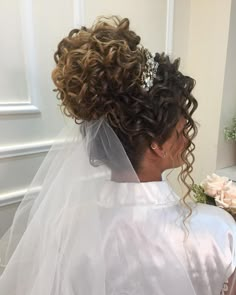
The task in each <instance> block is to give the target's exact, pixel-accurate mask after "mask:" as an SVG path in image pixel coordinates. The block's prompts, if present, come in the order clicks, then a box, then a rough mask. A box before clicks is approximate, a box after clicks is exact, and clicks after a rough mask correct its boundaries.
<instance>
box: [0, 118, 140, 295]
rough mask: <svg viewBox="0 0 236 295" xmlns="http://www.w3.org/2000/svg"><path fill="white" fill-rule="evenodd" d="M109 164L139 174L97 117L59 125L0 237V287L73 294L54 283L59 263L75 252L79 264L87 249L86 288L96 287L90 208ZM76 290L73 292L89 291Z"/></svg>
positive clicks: (97, 236)
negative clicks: (88, 281) (88, 285)
mask: <svg viewBox="0 0 236 295" xmlns="http://www.w3.org/2000/svg"><path fill="white" fill-rule="evenodd" d="M104 163H105V164H106V165H104ZM111 170H112V171H113V173H114V172H115V173H117V175H119V174H120V173H121V172H122V171H125V173H126V176H127V175H128V179H127V178H126V179H127V181H133V182H138V181H139V180H138V177H137V175H136V173H135V172H134V170H133V167H132V165H131V164H130V162H129V160H128V158H127V155H126V153H125V151H124V149H123V147H122V145H121V143H120V141H119V140H118V138H117V136H116V135H115V133H114V132H113V130H112V129H111V128H110V127H109V125H108V124H106V123H105V121H103V120H100V121H94V122H92V123H86V122H84V123H82V124H81V125H76V124H75V125H74V126H73V127H66V128H65V129H64V130H63V131H62V132H61V134H60V135H59V136H58V138H57V140H56V141H55V144H54V145H53V147H52V148H51V150H50V152H49V153H48V155H47V156H46V158H45V160H44V162H43V164H42V166H41V167H40V169H39V171H38V173H37V175H36V176H35V178H34V180H33V182H32V184H31V187H30V188H29V190H28V192H27V194H26V195H25V197H24V199H23V201H22V202H21V204H20V206H19V208H18V210H17V212H16V215H15V218H14V221H13V225H12V227H11V228H10V230H9V231H8V232H7V233H6V234H5V235H4V237H3V238H2V239H1V243H0V247H1V249H0V250H1V252H0V258H1V265H2V266H4V265H7V267H6V270H5V271H4V273H3V275H2V277H1V282H0V294H12V295H13V294H22V295H23V294H24V295H27V294H34V295H36V294H38V295H39V294H44V295H46V294H74V293H72V292H69V291H68V290H63V292H62V291H61V290H60V288H62V286H63V277H61V273H60V272H61V271H62V269H61V268H62V266H60V265H61V263H62V260H63V259H66V262H65V261H64V262H63V263H64V266H63V267H65V268H66V267H67V268H70V266H69V265H70V264H71V263H73V261H74V260H75V259H78V263H82V264H83V263H84V262H83V259H87V258H88V257H93V262H92V263H93V265H91V270H88V271H89V272H91V273H90V275H91V276H92V280H93V284H94V285H93V288H94V290H96V294H103V288H104V285H103V283H104V269H103V267H104V263H103V254H102V249H101V246H102V245H101V227H100V219H99V212H98V208H99V197H100V192H101V190H102V189H103V187H104V183H106V182H107V181H110V180H111V177H112V173H111ZM75 237H76V238H75ZM71 239H72V240H71ZM65 252H66V254H65ZM85 253H86V255H84V254H85ZM86 257H87V258H86ZM70 259H71V261H70ZM92 269H94V271H92ZM83 271H84V272H86V270H85V269H84V270H83ZM65 272H66V269H63V273H65ZM81 288H83V286H81ZM52 290H53V291H52ZM83 291H85V290H83ZM83 291H82V289H81V294H90V293H88V291H86V292H83ZM91 292H92V291H91ZM79 294H80V293H79ZM91 294H93V292H92V293H91Z"/></svg>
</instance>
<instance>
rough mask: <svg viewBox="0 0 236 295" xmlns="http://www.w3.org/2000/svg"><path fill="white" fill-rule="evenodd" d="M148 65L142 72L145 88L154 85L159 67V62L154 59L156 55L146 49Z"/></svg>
mask: <svg viewBox="0 0 236 295" xmlns="http://www.w3.org/2000/svg"><path fill="white" fill-rule="evenodd" d="M145 56H146V65H145V69H144V71H143V74H142V78H141V81H142V87H143V88H144V89H145V90H147V91H148V90H149V89H150V88H151V87H152V86H153V80H154V79H155V78H156V72H157V68H158V65H159V64H158V62H156V61H155V60H154V56H153V55H152V54H151V53H150V52H149V51H148V50H147V49H145Z"/></svg>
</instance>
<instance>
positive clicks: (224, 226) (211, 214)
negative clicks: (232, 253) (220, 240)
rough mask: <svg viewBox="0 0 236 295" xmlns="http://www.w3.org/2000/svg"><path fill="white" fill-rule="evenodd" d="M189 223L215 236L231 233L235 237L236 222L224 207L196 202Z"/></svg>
mask: <svg viewBox="0 0 236 295" xmlns="http://www.w3.org/2000/svg"><path fill="white" fill-rule="evenodd" d="M191 225H192V227H193V228H195V229H196V228H198V229H201V230H202V231H204V232H206V231H208V232H211V233H212V234H215V235H217V236H219V235H221V234H225V235H228V234H231V235H232V236H235V237H236V222H235V220H234V218H233V217H232V216H231V215H230V214H229V213H228V212H226V211H225V210H224V209H222V208H219V207H216V206H212V205H207V204H197V205H196V207H195V208H194V209H193V213H192V218H191Z"/></svg>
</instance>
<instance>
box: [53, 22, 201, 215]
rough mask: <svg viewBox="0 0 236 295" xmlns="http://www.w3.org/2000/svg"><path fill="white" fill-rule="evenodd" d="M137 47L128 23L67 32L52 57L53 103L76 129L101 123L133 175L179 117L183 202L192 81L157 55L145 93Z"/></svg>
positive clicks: (193, 104) (142, 57)
mask: <svg viewBox="0 0 236 295" xmlns="http://www.w3.org/2000/svg"><path fill="white" fill-rule="evenodd" d="M139 43H140V37H139V36H137V35H136V34H135V33H134V32H133V31H131V30H130V29H129V20H128V19H127V18H124V19H119V18H118V17H111V18H109V19H107V18H100V19H99V20H98V21H97V22H96V23H95V24H94V25H93V26H92V27H91V28H86V27H82V28H81V29H80V30H79V29H74V30H72V31H71V32H70V33H69V35H68V37H66V38H64V39H63V40H62V41H61V42H60V43H59V45H58V49H57V51H56V53H55V55H54V58H55V61H56V68H55V69H54V71H53V73H52V78H53V81H54V83H55V85H56V91H57V97H58V99H59V100H60V101H61V105H62V107H63V111H64V113H65V114H66V115H67V116H70V117H72V118H74V119H75V121H76V122H77V123H79V122H81V121H91V120H96V119H99V118H104V119H105V120H106V121H107V122H108V123H109V125H110V126H111V127H112V128H113V130H114V131H115V133H116V134H117V136H118V137H119V139H120V141H121V142H122V144H123V146H124V149H125V151H126V153H127V155H128V157H129V159H130V161H131V163H132V165H133V167H134V169H135V170H136V172H137V173H138V171H139V167H140V163H141V161H142V158H143V156H144V152H145V150H146V149H147V147H148V146H150V145H151V143H152V142H153V141H154V140H155V141H157V142H158V143H159V145H162V144H163V143H164V142H165V141H166V140H167V139H168V138H169V137H170V135H171V134H172V132H173V130H174V128H175V126H176V124H177V123H178V121H179V120H180V118H181V117H182V116H184V117H185V119H186V125H185V128H184V136H185V138H186V140H187V146H186V150H185V151H184V152H183V153H182V159H183V161H184V165H183V167H182V171H181V173H180V175H179V177H180V179H181V181H182V182H183V183H184V184H185V186H187V188H188V192H187V194H186V196H187V195H188V194H189V192H190V190H191V186H192V184H193V179H192V178H191V176H190V173H191V172H192V165H193V162H194V155H193V150H194V148H195V146H194V144H193V142H192V139H193V138H194V137H195V135H196V133H197V127H196V124H195V122H194V121H193V119H192V114H193V112H194V111H195V109H196V108H197V101H196V99H195V98H194V97H193V95H192V94H191V91H192V89H193V88H194V85H195V81H194V80H193V79H192V78H190V77H188V76H184V75H183V74H182V73H181V72H180V71H179V70H178V69H179V63H180V61H179V59H176V60H175V61H174V62H171V61H170V59H169V57H168V56H166V55H165V54H158V53H156V54H155V61H156V62H158V64H159V65H158V69H157V73H156V78H155V79H154V82H153V86H152V87H151V88H150V90H149V91H147V90H145V89H144V88H143V87H142V79H141V77H142V73H143V71H144V70H145V64H146V57H145V49H144V48H143V47H142V46H141V45H140V44H139ZM188 179H189V180H190V182H189V181H188ZM186 196H185V197H186ZM185 197H184V198H183V201H184V202H185ZM190 214H191V213H190Z"/></svg>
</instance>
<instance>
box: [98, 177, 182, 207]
mask: <svg viewBox="0 0 236 295" xmlns="http://www.w3.org/2000/svg"><path fill="white" fill-rule="evenodd" d="M99 203H100V204H101V205H102V206H108V207H113V206H124V205H125V206H140V205H141V206H145V205H153V206H170V205H174V204H177V203H179V197H178V196H177V195H176V194H175V192H174V191H173V190H172V188H171V187H170V185H169V184H168V182H167V181H152V182H140V183H135V182H114V181H107V183H106V185H105V186H104V188H103V190H102V192H101V195H100V196H99Z"/></svg>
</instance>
